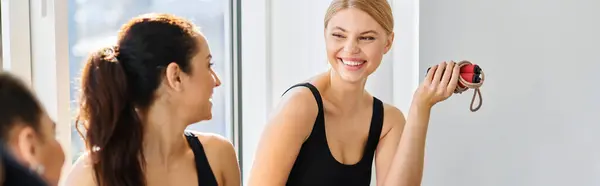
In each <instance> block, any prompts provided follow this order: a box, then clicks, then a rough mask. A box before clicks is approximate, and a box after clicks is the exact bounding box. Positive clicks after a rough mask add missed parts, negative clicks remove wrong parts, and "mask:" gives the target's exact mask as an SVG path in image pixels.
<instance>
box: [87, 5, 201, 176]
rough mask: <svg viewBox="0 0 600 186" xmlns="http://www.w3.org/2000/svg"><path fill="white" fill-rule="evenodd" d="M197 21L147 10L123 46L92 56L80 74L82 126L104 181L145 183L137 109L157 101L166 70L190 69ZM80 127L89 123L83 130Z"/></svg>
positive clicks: (125, 32) (126, 30)
mask: <svg viewBox="0 0 600 186" xmlns="http://www.w3.org/2000/svg"><path fill="white" fill-rule="evenodd" d="M197 35H198V32H197V31H196V30H195V27H194V25H193V24H192V23H191V22H189V21H187V20H185V19H182V18H179V17H176V16H174V15H169V14H145V15H141V16H139V17H136V18H134V19H132V20H130V21H129V22H128V23H126V24H125V25H124V26H123V27H122V28H121V30H120V31H119V35H118V45H117V46H114V47H108V48H104V49H101V50H99V51H97V52H95V53H93V54H91V55H90V56H89V58H88V59H87V62H86V64H85V66H84V68H83V72H82V77H81V91H82V92H81V98H80V102H79V104H80V108H79V116H78V117H77V121H76V124H77V130H78V131H79V133H80V134H85V135H82V137H83V138H84V141H85V143H86V148H87V150H88V151H89V153H90V155H91V158H92V161H93V163H94V166H93V168H94V172H95V178H96V182H97V183H98V185H100V186H143V185H146V180H145V176H144V170H145V160H144V155H143V154H142V152H143V151H142V142H143V139H144V136H143V127H144V125H143V124H142V123H141V121H140V118H139V117H138V115H137V112H136V109H137V110H139V111H144V110H145V109H147V108H148V107H149V106H150V105H151V104H152V102H153V100H154V96H155V91H156V89H157V88H158V87H159V84H160V82H161V81H162V78H163V74H164V69H165V68H166V67H167V65H169V64H170V63H172V62H174V63H177V65H179V67H180V68H181V69H182V71H184V72H185V73H189V72H190V60H191V58H192V57H193V56H194V53H195V52H197V51H198V46H197V43H196V39H195V37H196V36H197ZM81 126H84V127H85V128H84V129H82V128H81Z"/></svg>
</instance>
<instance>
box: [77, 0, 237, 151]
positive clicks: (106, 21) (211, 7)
mask: <svg viewBox="0 0 600 186" xmlns="http://www.w3.org/2000/svg"><path fill="white" fill-rule="evenodd" d="M228 5H229V4H228V1H223V0H105V1H86V0H69V7H72V8H70V9H69V42H70V43H69V48H70V56H69V58H70V64H69V65H70V73H71V83H72V84H71V100H72V103H71V109H72V111H73V115H74V116H75V114H76V112H77V107H78V103H77V101H78V98H79V94H78V93H79V92H78V90H79V88H78V87H79V82H78V81H77V80H78V78H79V77H80V75H81V73H80V71H81V68H82V67H83V63H84V60H85V58H86V57H87V54H89V53H90V52H92V51H93V50H95V49H98V48H100V47H104V46H109V45H112V44H115V43H116V34H117V31H118V29H119V28H120V27H121V25H122V24H124V23H126V22H127V21H128V20H129V19H131V18H132V17H135V16H137V15H140V14H144V13H153V12H156V13H172V14H175V15H178V16H182V17H185V18H187V19H190V20H191V21H192V22H194V23H195V24H196V25H197V26H199V27H200V29H201V30H202V32H203V33H204V34H205V36H206V37H207V39H208V42H209V46H210V48H211V52H212V55H213V59H214V63H215V66H214V69H215V71H216V72H217V73H218V74H219V75H220V77H221V78H222V79H229V78H223V77H224V76H231V75H232V74H231V71H230V70H229V69H226V68H225V67H226V66H228V65H225V63H231V62H230V61H225V60H226V59H228V58H227V56H226V55H230V53H231V49H230V48H227V46H228V45H226V43H225V42H226V41H227V40H226V38H225V37H229V36H227V35H226V33H228V32H226V30H225V28H226V27H225V26H226V24H229V20H226V18H227V17H228V16H226V15H225V14H226V13H228V11H226V10H228V8H229V7H227V6H228ZM224 83H226V82H224ZM225 91H226V89H225V88H223V87H219V88H217V89H215V92H214V95H213V103H214V104H213V119H212V120H210V121H203V122H201V123H197V124H194V125H190V127H188V129H192V130H196V131H200V132H210V133H217V134H220V135H222V136H226V137H227V136H229V135H228V134H229V133H230V131H228V130H229V129H230V128H231V127H228V126H227V125H231V123H226V121H228V120H227V118H226V117H228V116H230V114H229V113H228V112H229V111H228V110H226V105H225V104H226V103H231V101H226V99H230V98H229V97H228V96H226V95H227V94H226V92H225ZM72 124H74V121H73V122H72ZM71 135H72V141H73V143H72V146H71V148H72V152H73V154H72V155H73V160H72V161H74V160H76V159H77V158H78V157H79V155H80V154H81V153H82V151H83V150H84V148H85V146H84V144H83V142H82V140H81V138H80V137H79V134H78V133H77V131H76V129H75V127H74V126H73V127H72V134H71Z"/></svg>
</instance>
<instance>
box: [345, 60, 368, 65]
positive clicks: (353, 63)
mask: <svg viewBox="0 0 600 186" xmlns="http://www.w3.org/2000/svg"><path fill="white" fill-rule="evenodd" d="M342 63H344V65H349V66H358V65H361V64H363V63H365V62H364V61H344V60H342Z"/></svg>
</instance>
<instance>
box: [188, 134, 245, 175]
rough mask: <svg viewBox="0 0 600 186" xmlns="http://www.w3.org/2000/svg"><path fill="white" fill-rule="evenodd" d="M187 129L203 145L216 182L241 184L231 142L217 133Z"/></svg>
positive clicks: (238, 167)
mask: <svg viewBox="0 0 600 186" xmlns="http://www.w3.org/2000/svg"><path fill="white" fill-rule="evenodd" d="M188 131H190V132H192V133H194V134H195V135H196V136H197V137H198V140H200V143H202V145H203V146H204V150H205V153H206V157H207V158H208V163H209V164H210V166H211V169H212V170H213V174H214V175H215V177H216V178H217V182H218V184H219V185H224V186H239V185H241V184H240V183H241V181H240V180H241V177H240V166H239V164H238V159H237V155H236V153H235V147H234V146H233V144H232V143H231V142H230V141H229V140H228V139H227V138H225V137H223V136H220V135H217V134H211V133H200V132H196V131H192V130H188Z"/></svg>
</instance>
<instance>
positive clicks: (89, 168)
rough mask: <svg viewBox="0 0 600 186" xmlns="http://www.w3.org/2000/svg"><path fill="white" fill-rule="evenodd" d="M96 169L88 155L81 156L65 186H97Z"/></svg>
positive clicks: (68, 176)
mask: <svg viewBox="0 0 600 186" xmlns="http://www.w3.org/2000/svg"><path fill="white" fill-rule="evenodd" d="M95 185H96V181H95V178H94V168H93V165H92V164H91V161H90V159H89V156H88V154H87V153H86V154H84V155H81V156H80V157H79V159H77V161H76V162H75V164H73V167H72V168H71V171H70V172H69V174H68V175H67V177H66V179H65V186H95Z"/></svg>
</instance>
